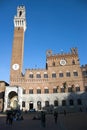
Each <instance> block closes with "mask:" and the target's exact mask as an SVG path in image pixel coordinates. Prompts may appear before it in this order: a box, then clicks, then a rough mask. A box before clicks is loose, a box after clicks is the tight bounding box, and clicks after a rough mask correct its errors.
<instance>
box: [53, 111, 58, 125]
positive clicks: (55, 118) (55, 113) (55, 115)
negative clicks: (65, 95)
mask: <svg viewBox="0 0 87 130" xmlns="http://www.w3.org/2000/svg"><path fill="white" fill-rule="evenodd" d="M57 119H58V112H57V111H54V120H55V124H57Z"/></svg>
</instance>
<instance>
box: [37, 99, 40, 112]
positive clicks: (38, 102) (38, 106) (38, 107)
mask: <svg viewBox="0 0 87 130" xmlns="http://www.w3.org/2000/svg"><path fill="white" fill-rule="evenodd" d="M37 109H38V110H41V101H37Z"/></svg>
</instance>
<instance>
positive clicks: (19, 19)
mask: <svg viewBox="0 0 87 130" xmlns="http://www.w3.org/2000/svg"><path fill="white" fill-rule="evenodd" d="M25 13H26V12H25V6H18V7H17V15H16V16H14V27H23V28H24V31H25V30H26V17H25Z"/></svg>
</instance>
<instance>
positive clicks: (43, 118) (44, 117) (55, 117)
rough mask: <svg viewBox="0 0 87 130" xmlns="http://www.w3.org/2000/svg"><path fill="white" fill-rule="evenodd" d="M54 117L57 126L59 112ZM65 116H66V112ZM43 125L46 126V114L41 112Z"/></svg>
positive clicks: (55, 112)
mask: <svg viewBox="0 0 87 130" xmlns="http://www.w3.org/2000/svg"><path fill="white" fill-rule="evenodd" d="M53 116H54V122H55V124H57V120H58V111H57V110H55V111H54V113H53ZM64 116H66V110H64ZM41 125H42V126H43V127H45V126H46V114H45V112H44V111H41Z"/></svg>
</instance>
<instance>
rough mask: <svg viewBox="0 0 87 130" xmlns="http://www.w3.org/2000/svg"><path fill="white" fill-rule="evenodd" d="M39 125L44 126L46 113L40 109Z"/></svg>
mask: <svg viewBox="0 0 87 130" xmlns="http://www.w3.org/2000/svg"><path fill="white" fill-rule="evenodd" d="M41 125H42V126H43V127H46V115H45V112H43V111H41Z"/></svg>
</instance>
